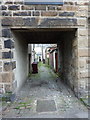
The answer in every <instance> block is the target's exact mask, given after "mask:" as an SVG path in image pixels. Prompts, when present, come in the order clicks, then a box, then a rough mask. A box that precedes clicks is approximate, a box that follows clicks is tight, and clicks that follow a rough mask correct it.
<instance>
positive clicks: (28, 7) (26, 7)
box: [21, 5, 34, 10]
mask: <svg viewBox="0 0 90 120" xmlns="http://www.w3.org/2000/svg"><path fill="white" fill-rule="evenodd" d="M21 9H22V10H34V6H31V5H29V6H28V5H22V6H21Z"/></svg>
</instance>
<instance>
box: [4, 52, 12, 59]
mask: <svg viewBox="0 0 90 120" xmlns="http://www.w3.org/2000/svg"><path fill="white" fill-rule="evenodd" d="M2 58H3V59H12V58H13V52H11V51H9V52H2Z"/></svg>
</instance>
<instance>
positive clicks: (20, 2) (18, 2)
mask: <svg viewBox="0 0 90 120" xmlns="http://www.w3.org/2000/svg"><path fill="white" fill-rule="evenodd" d="M14 4H16V5H17V4H20V5H21V4H23V1H15V2H14Z"/></svg>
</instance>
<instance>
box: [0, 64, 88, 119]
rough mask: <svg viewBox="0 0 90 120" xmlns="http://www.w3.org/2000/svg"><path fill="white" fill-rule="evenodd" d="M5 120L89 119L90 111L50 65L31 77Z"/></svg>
mask: <svg viewBox="0 0 90 120" xmlns="http://www.w3.org/2000/svg"><path fill="white" fill-rule="evenodd" d="M7 104H8V107H7V109H5V110H3V111H2V117H3V118H87V117H88V110H87V108H86V106H84V105H83V103H81V101H79V100H78V99H77V98H76V97H75V96H74V94H73V92H72V91H71V90H70V88H69V87H67V86H65V85H63V84H62V82H61V81H60V78H58V76H57V75H56V74H55V73H54V72H53V71H52V70H51V69H50V68H49V67H48V66H46V65H39V73H38V74H31V75H29V79H28V80H27V81H26V82H25V84H24V86H23V87H22V89H21V90H20V91H19V92H18V94H17V95H16V100H15V101H14V102H13V103H9V102H8V103H7Z"/></svg>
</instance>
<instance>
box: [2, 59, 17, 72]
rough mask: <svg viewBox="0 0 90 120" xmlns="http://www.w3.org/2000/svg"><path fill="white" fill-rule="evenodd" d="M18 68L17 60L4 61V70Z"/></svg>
mask: <svg viewBox="0 0 90 120" xmlns="http://www.w3.org/2000/svg"><path fill="white" fill-rule="evenodd" d="M15 68H16V62H15V61H14V62H5V63H4V71H10V70H13V69H15Z"/></svg>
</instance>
